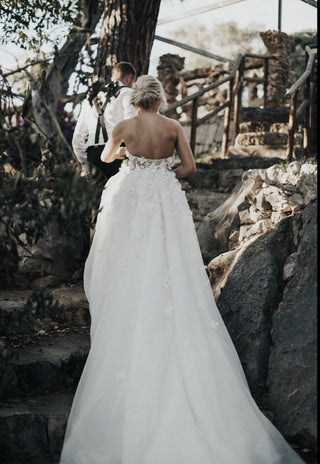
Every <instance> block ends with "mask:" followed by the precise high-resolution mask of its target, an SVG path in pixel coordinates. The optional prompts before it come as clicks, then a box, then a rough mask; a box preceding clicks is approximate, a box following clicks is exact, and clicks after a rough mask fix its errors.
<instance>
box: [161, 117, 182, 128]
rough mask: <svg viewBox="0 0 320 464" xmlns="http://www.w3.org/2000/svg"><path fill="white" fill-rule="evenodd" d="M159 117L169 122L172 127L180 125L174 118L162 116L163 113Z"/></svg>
mask: <svg viewBox="0 0 320 464" xmlns="http://www.w3.org/2000/svg"><path fill="white" fill-rule="evenodd" d="M161 117H162V118H163V119H164V120H165V122H166V123H167V124H170V125H171V126H172V127H177V128H178V127H181V124H180V122H179V121H177V120H176V119H172V118H168V116H164V115H163V114H162V115H161Z"/></svg>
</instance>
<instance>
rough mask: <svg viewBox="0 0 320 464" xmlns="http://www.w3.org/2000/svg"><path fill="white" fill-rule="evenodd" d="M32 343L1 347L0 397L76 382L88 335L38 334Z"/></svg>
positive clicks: (40, 390)
mask: <svg viewBox="0 0 320 464" xmlns="http://www.w3.org/2000/svg"><path fill="white" fill-rule="evenodd" d="M35 343H37V344H36V345H31V346H26V347H22V348H14V347H13V348H12V347H8V348H5V349H4V350H3V352H2V358H0V362H1V364H0V368H1V374H2V375H1V381H0V397H1V398H8V397H14V396H19V395H24V394H27V393H34V392H42V393H43V392H47V391H52V390H59V389H60V390H61V389H64V388H69V387H73V386H75V385H76V384H77V382H78V380H79V378H80V375H81V372H82V369H83V366H84V363H85V361H86V358H87V355H88V351H89V347H90V339H89V335H86V334H74V333H68V334H67V335H64V336H56V337H54V338H49V337H45V338H41V337H38V338H37V339H36V340H35Z"/></svg>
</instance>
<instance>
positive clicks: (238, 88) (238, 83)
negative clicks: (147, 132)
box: [164, 46, 317, 162]
mask: <svg viewBox="0 0 320 464" xmlns="http://www.w3.org/2000/svg"><path fill="white" fill-rule="evenodd" d="M297 56H302V55H301V53H300V52H299V53H298V54H297V53H296V54H293V55H292V57H293V58H294V57H297ZM305 56H306V69H305V72H304V73H303V74H302V76H301V77H300V78H299V79H298V80H297V81H296V82H295V83H294V84H293V85H292V86H291V87H290V89H288V90H287V92H286V96H287V97H291V103H290V115H289V124H288V142H287V161H288V162H291V161H292V155H293V141H294V132H295V127H296V121H297V119H298V118H300V117H301V116H302V115H303V114H304V115H305V117H304V120H305V123H304V130H303V134H304V138H303V146H304V152H305V154H306V155H307V154H308V149H309V146H310V136H311V125H312V102H313V95H314V88H315V82H314V64H315V59H316V56H317V49H316V48H315V47H313V48H312V47H309V46H306V48H305ZM247 58H257V59H260V60H263V77H249V76H246V75H245V71H246V69H247V68H246V67H245V60H246V59H247ZM277 59H278V57H276V56H272V55H255V54H252V53H246V54H244V55H242V54H239V55H238V57H237V59H236V61H235V63H234V65H233V68H232V71H231V73H230V74H229V75H228V76H226V77H224V78H223V79H219V80H218V81H216V82H214V83H213V84H210V85H208V86H207V87H204V88H203V89H201V90H199V91H198V92H195V93H193V94H191V95H188V96H187V97H185V98H183V99H181V100H179V101H177V102H175V103H173V104H172V105H170V106H169V107H168V108H167V110H166V111H165V112H164V114H168V113H170V112H171V111H172V110H175V109H176V108H178V107H179V106H183V105H185V104H186V103H189V102H192V112H191V134H190V147H191V150H192V151H193V153H194V151H195V146H196V137H197V128H198V127H199V126H200V125H201V124H203V123H204V122H206V121H207V120H208V119H210V118H212V117H213V116H215V115H216V114H218V113H220V111H222V110H223V109H224V110H225V113H224V130H223V138H222V147H221V153H222V156H223V157H226V155H227V151H228V143H229V133H230V125H231V113H232V111H233V139H232V143H233V144H234V143H235V139H236V137H237V135H238V133H239V119H240V110H241V107H242V93H243V87H244V83H245V82H256V83H261V84H263V106H264V108H267V106H268V81H269V60H277ZM226 82H229V85H228V92H227V98H226V100H225V102H224V103H222V104H221V105H219V106H218V107H217V108H215V109H214V110H213V111H211V112H210V113H208V114H206V115H205V116H203V117H202V118H200V119H198V104H199V99H200V97H202V95H204V94H205V93H207V92H210V91H211V90H213V89H216V88H218V87H220V86H221V85H223V84H225V83H226ZM303 85H304V100H303V101H302V103H301V104H300V106H299V107H298V108H297V96H298V92H299V90H300V89H301V88H302V86H303Z"/></svg>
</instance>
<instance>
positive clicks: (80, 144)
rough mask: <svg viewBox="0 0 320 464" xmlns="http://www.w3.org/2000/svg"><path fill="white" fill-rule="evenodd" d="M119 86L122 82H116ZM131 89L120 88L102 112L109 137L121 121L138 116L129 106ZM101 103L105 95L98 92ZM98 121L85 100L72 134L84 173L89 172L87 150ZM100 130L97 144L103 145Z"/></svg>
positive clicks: (131, 106) (93, 137)
mask: <svg viewBox="0 0 320 464" xmlns="http://www.w3.org/2000/svg"><path fill="white" fill-rule="evenodd" d="M118 84H119V85H120V86H123V84H122V82H120V81H118ZM131 92H132V89H131V88H129V87H122V88H121V89H120V93H119V95H118V96H117V98H115V97H112V98H111V100H110V102H109V103H108V104H107V106H106V108H105V111H104V119H105V124H106V129H107V133H108V136H110V134H111V132H112V131H113V129H114V127H115V126H116V125H117V124H118V123H119V122H120V121H123V119H129V118H132V117H133V116H136V115H137V114H138V111H137V109H136V108H135V107H134V106H133V105H131V103H130V97H131ZM98 97H99V99H100V100H101V102H102V103H104V101H105V94H104V93H103V92H100V93H99V94H98ZM97 121H98V113H97V110H96V108H95V106H94V105H92V106H91V105H90V103H89V101H88V100H87V99H85V100H84V101H83V102H82V106H81V112H80V115H79V118H78V121H77V124H76V127H75V130H74V133H73V138H72V148H73V151H74V153H75V155H76V157H77V158H78V160H79V161H80V163H81V165H82V167H83V168H84V169H85V171H87V172H88V171H89V167H88V161H87V153H86V151H87V148H88V147H90V146H91V145H94V144H95V135H96V127H97ZM104 143H105V142H104V140H103V135H102V130H100V137H99V142H98V144H99V145H101V144H104Z"/></svg>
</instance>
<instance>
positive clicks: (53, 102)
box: [32, 0, 103, 157]
mask: <svg viewBox="0 0 320 464" xmlns="http://www.w3.org/2000/svg"><path fill="white" fill-rule="evenodd" d="M80 8H81V11H80V15H81V16H80V27H73V28H72V30H71V32H70V34H69V36H68V38H67V40H66V42H65V44H64V45H63V46H62V48H61V50H60V51H59V52H58V53H57V55H56V58H55V60H54V63H53V64H52V65H51V66H50V68H49V69H48V71H47V72H46V73H45V74H44V75H43V78H42V80H41V83H40V85H39V86H38V88H37V89H36V90H34V91H33V92H32V106H33V114H34V118H35V121H36V125H37V126H38V131H39V132H41V133H42V134H43V135H45V136H46V137H47V139H48V140H49V139H50V140H51V141H54V144H55V146H56V148H57V149H58V151H59V153H60V152H62V153H63V152H64V153H67V156H68V157H70V155H73V153H72V150H71V147H70V146H69V145H68V143H67V141H66V140H65V138H64V136H63V134H62V131H61V129H60V126H59V122H58V120H57V117H56V110H57V104H58V101H59V98H60V96H61V95H63V94H64V93H65V92H66V90H67V88H68V81H69V78H70V76H71V74H72V73H73V72H74V70H75V68H76V66H77V63H78V61H79V54H80V51H81V49H82V47H83V46H84V45H85V43H86V41H87V40H88V39H89V38H90V36H91V35H92V34H93V32H94V30H95V28H96V25H97V23H98V21H99V19H100V17H101V15H102V13H103V10H102V8H99V1H98V0H81V5H80Z"/></svg>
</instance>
